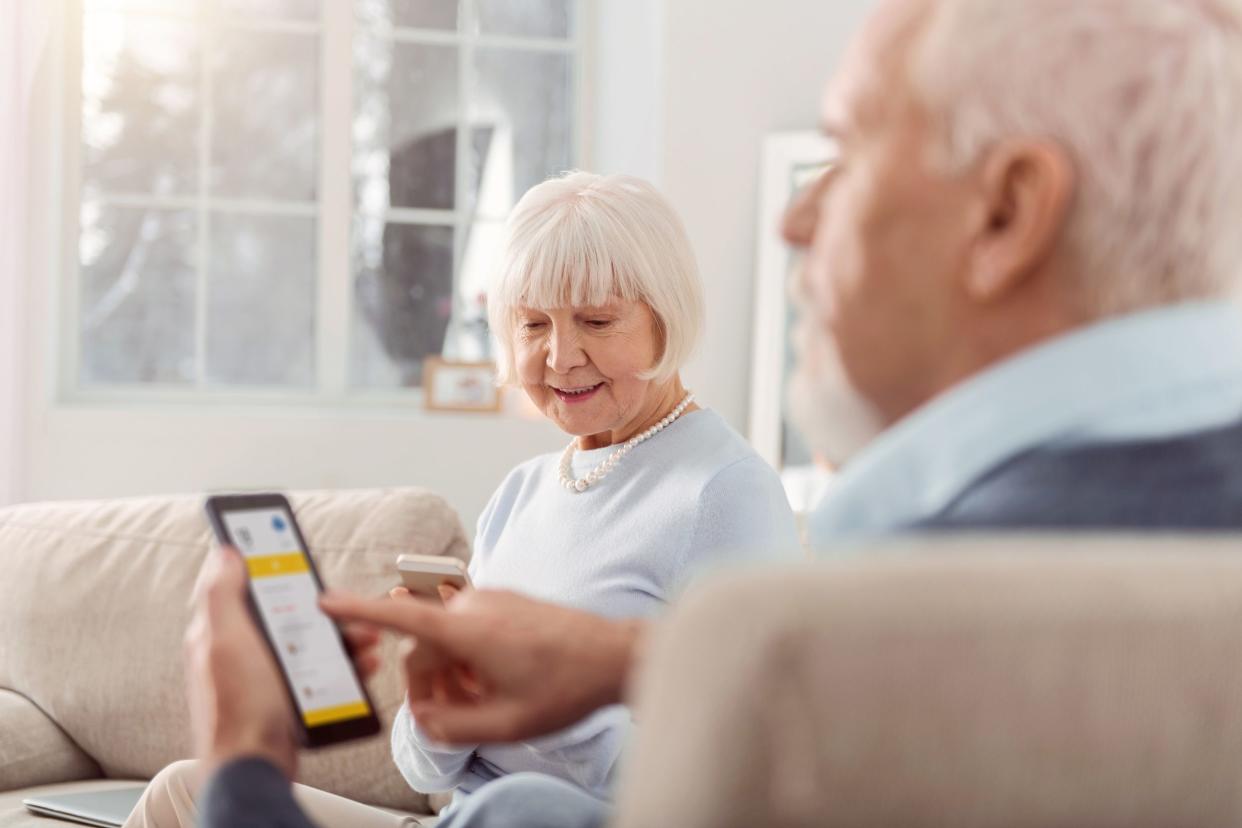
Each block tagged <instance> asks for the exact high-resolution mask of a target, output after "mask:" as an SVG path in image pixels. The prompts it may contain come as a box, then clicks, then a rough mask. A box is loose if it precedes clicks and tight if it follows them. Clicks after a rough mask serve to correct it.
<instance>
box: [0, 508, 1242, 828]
mask: <svg viewBox="0 0 1242 828" xmlns="http://www.w3.org/2000/svg"><path fill="white" fill-rule="evenodd" d="M293 501H294V503H295V507H296V508H297V511H298V516H299V519H300V521H301V522H302V523H303V525H304V527H305V529H306V532H307V535H308V537H309V539H310V540H311V543H312V544H313V546H314V549H315V553H316V558H317V560H318V562H319V566H320V569H321V572H322V574H323V577H324V579H325V580H326V581H327V582H328V583H329V584H330V585H335V586H340V587H345V588H349V589H353V590H357V591H360V592H364V593H380V592H383V591H385V590H387V589H388V588H389V587H390V586H391V585H392V584H393V582H394V575H393V559H394V557H395V556H396V555H397V554H398V553H400V552H407V551H414V552H421V553H428V554H448V555H455V556H458V557H461V558H465V557H466V556H467V554H468V552H467V545H466V541H465V538H464V536H463V534H462V530H461V527H460V525H459V523H458V521H457V518H456V516H455V515H454V514H453V512H452V510H451V509H449V508H448V506H446V505H445V504H444V503H443V502H442V501H441V500H440V499H439V498H437V497H435V496H433V495H430V494H428V493H426V492H421V491H416V490H393V491H361V492H333V493H326V492H325V493H303V494H295V495H293ZM210 544H211V541H210V538H209V535H208V529H207V526H206V523H205V521H204V519H203V517H202V513H201V502H200V498H198V497H169V498H148V499H139V500H121V501H110V502H100V503H66V504H37V505H27V506H18V507H13V508H9V509H5V510H0V828H6V827H7V826H33V825H50V824H52V823H47V822H44V821H42V820H39V819H37V818H34V817H30V816H29V815H27V814H26V813H25V811H24V810H23V809H22V807H21V804H20V802H21V799H22V798H23V797H26V796H29V795H30V794H31V793H33V792H35V791H43V790H48V789H58V790H79V789H84V788H87V787H99V786H109V785H116V784H118V782H117V781H116V780H126V779H145V778H147V777H149V776H150V775H151V774H153V773H155V772H156V771H157V770H159V768H161V767H162V766H164V765H165V764H167V763H168V762H170V761H172V760H174V759H177V758H181V757H184V756H186V755H187V753H188V752H189V749H190V748H189V741H188V738H187V732H186V718H187V717H186V710H185V704H184V701H183V693H182V677H181V653H180V647H181V636H182V632H183V629H184V626H185V623H186V620H187V615H188V610H187V606H186V602H187V598H188V597H189V594H190V589H191V585H192V583H193V580H194V577H195V574H196V572H197V570H198V568H199V564H200V561H201V559H202V557H203V555H204V553H205V552H206V551H207V549H208V548H209V547H210ZM998 553H1004V554H1003V557H1002V556H999V555H998ZM387 646H390V647H391V646H393V645H391V644H389V645H387ZM384 655H385V656H387V658H386V659H385V661H386V663H387V664H388V665H389V666H388V669H386V670H385V671H384V672H383V673H382V674H381V675H380V677H379V678H378V680H377V682H376V683H375V684H374V686H373V691H374V694H375V699H376V702H377V704H378V705H379V706H380V707H381V708H382V709H384V710H386V711H389V712H391V711H392V710H394V709H395V708H396V706H397V705H398V704H399V703H400V699H401V693H402V691H401V686H400V681H399V677H398V675H397V674H396V672H395V670H394V666H395V659H394V658H393V653H392V651H391V650H389V651H388V652H386V653H385V654H384ZM633 698H634V700H635V704H636V707H637V709H638V711H639V713H638V716H639V720H640V722H641V725H640V728H639V735H638V738H637V741H636V743H635V744H634V745H632V746H631V749H630V750H629V751H628V752H627V755H626V760H625V767H624V769H623V770H624V772H623V774H622V787H621V790H620V791H619V806H618V817H617V822H618V824H619V825H620V826H621V827H622V828H631V826H633V828H651V826H674V827H675V828H734V827H736V828H754V826H759V825H763V826H821V825H822V826H897V825H899V826H903V828H919V827H920V826H955V828H973V826H996V825H1005V826H1008V827H1009V828H1024V827H1025V826H1031V828H1035V826H1053V825H1058V826H1059V825H1064V826H1075V827H1076V828H1095V827H1096V826H1099V827H1101V828H1103V827H1104V826H1117V827H1118V828H1121V827H1122V826H1125V828H1146V826H1152V828H1155V826H1173V825H1176V826H1197V827H1201V828H1214V826H1226V825H1231V826H1236V825H1240V824H1242V540H1239V539H1236V538H1219V539H1214V540H1213V539H1202V538H1164V539H1154V540H1153V539H1134V538H1087V537H1074V538H1056V537H1044V538H1034V539H1021V538H1014V537H1005V538H976V539H946V540H941V541H936V542H927V541H924V542H915V541H907V542H902V543H899V544H896V545H895V546H891V547H889V548H887V549H883V550H870V551H869V554H868V556H867V557H866V558H865V559H864V560H862V561H859V562H850V561H842V562H838V563H829V564H817V565H807V566H802V567H798V568H790V569H781V570H778V571H773V572H767V573H753V572H752V573H747V574H741V575H733V576H728V577H725V578H722V579H719V580H714V581H712V582H709V583H707V584H705V585H703V587H702V588H700V589H698V590H696V591H695V592H693V593H692V594H691V595H688V596H687V597H686V599H685V600H684V601H682V602H680V603H679V605H678V606H677V607H676V608H675V609H674V611H673V612H672V613H671V615H670V617H669V618H667V619H665V621H664V623H662V624H661V625H660V628H659V630H658V632H657V634H655V635H654V636H653V639H652V641H651V643H650V646H649V650H648V653H647V655H646V658H645V668H644V669H643V670H642V671H641V673H640V674H639V675H638V676H637V677H636V683H635V687H634V688H633ZM302 781H304V782H306V783H308V784H311V785H315V786H318V787H321V788H324V789H327V790H331V791H334V792H337V793H339V794H342V795H344V796H349V797H352V798H354V799H358V800H361V801H364V802H370V803H373V804H376V805H379V806H382V807H389V808H393V809H397V810H401V811H404V812H409V813H412V814H416V815H419V816H420V817H426V820H427V821H431V818H430V817H429V816H427V815H428V814H429V813H430V810H431V808H430V803H428V802H427V801H426V800H425V799H424V798H423V797H421V796H419V795H417V794H414V793H412V792H411V791H410V790H409V789H408V788H407V786H406V785H405V784H404V782H403V781H402V780H401V779H400V778H399V776H398V775H397V772H396V771H395V769H394V768H393V766H392V763H391V761H390V760H389V756H388V745H387V740H383V739H379V740H374V741H372V742H368V743H366V744H363V745H358V746H353V747H345V748H340V749H332V750H327V751H322V752H318V753H315V754H313V755H312V756H310V757H308V758H306V759H305V761H304V762H303V764H302Z"/></svg>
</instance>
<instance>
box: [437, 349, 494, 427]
mask: <svg viewBox="0 0 1242 828" xmlns="http://www.w3.org/2000/svg"><path fill="white" fill-rule="evenodd" d="M423 400H424V405H425V406H426V408H427V410H428V411H458V412H479V413H495V412H498V411H500V409H501V405H502V398H501V394H500V388H498V387H497V386H496V364H495V363H493V362H450V361H449V360H445V359H440V358H439V357H431V358H429V359H427V360H424V362H423Z"/></svg>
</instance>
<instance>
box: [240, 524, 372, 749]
mask: <svg viewBox="0 0 1242 828" xmlns="http://www.w3.org/2000/svg"><path fill="white" fill-rule="evenodd" d="M220 517H221V518H222V520H223V522H224V525H225V528H226V529H227V530H228V534H229V537H230V539H231V540H232V542H233V544H234V545H235V546H236V547H237V549H238V550H239V551H240V552H241V553H242V555H243V556H244V557H245V559H246V565H247V567H248V568H249V570H250V590H251V594H252V595H253V596H254V602H255V604H256V605H257V607H258V611H259V615H260V617H261V618H262V620H263V624H264V626H265V627H266V628H267V632H268V635H269V636H270V638H271V641H272V646H273V648H274V649H275V650H276V655H277V658H278V659H279V661H280V666H281V668H282V669H283V671H284V674H285V677H286V679H287V680H288V682H289V687H290V690H291V691H292V694H293V698H294V701H295V703H296V704H297V708H298V715H299V716H301V718H302V722H303V724H305V725H306V727H307V728H308V729H313V728H317V727H323V726H325V725H332V724H337V723H339V722H345V721H349V720H351V719H358V718H366V717H369V716H371V706H370V704H369V703H368V701H367V696H366V693H364V692H363V689H362V686H361V684H360V683H359V681H358V677H357V674H356V673H355V672H354V668H353V664H352V662H351V661H350V658H349V654H348V653H347V652H346V651H345V647H344V645H343V644H342V643H341V638H340V635H339V634H338V632H337V630H336V626H335V625H334V624H333V622H332V619H331V618H329V617H328V616H327V615H326V614H324V612H323V610H321V609H320V608H319V585H318V583H317V582H316V580H315V577H314V575H313V574H312V573H311V567H310V560H309V559H308V557H307V554H306V551H305V550H304V549H303V548H302V546H301V544H300V543H299V542H298V535H297V534H296V533H295V532H294V530H293V518H292V517H291V516H290V515H289V512H288V511H287V510H286V509H284V508H281V507H264V508H259V509H239V510H236V511H222V512H221V513H220Z"/></svg>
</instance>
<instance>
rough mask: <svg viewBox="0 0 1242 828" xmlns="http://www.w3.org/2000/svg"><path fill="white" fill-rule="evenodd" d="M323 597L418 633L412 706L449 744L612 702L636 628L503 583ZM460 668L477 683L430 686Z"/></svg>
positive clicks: (575, 716)
mask: <svg viewBox="0 0 1242 828" xmlns="http://www.w3.org/2000/svg"><path fill="white" fill-rule="evenodd" d="M321 603H322V606H323V608H324V610H326V611H327V612H328V614H329V615H332V616H334V617H336V618H338V619H341V620H349V621H358V622H365V623H367V624H370V625H374V626H378V627H385V628H387V629H389V630H392V631H393V632H396V633H400V634H402V635H406V636H411V637H413V638H415V639H416V643H415V646H414V650H413V652H412V654H411V657H410V659H409V660H407V662H406V671H407V678H408V681H409V688H410V697H409V698H410V700H409V704H410V712H411V713H413V715H414V718H415V719H416V720H417V721H418V723H419V725H420V726H421V727H422V728H423V729H424V730H425V731H427V733H428V734H430V735H431V736H432V737H433V738H435V739H437V740H439V741H442V742H448V743H455V744H477V743H482V742H516V741H520V740H522V739H528V738H532V737H534V736H539V735H542V734H545V733H550V732H552V731H554V730H559V729H560V728H562V727H566V726H568V725H570V724H572V723H574V722H576V721H578V720H579V719H581V718H582V717H583V716H585V715H586V714H588V713H590V712H591V711H593V710H595V709H596V708H598V707H602V706H603V705H606V704H611V703H613V702H618V701H620V700H621V695H622V691H623V689H624V687H625V683H626V679H627V677H628V674H629V671H630V668H631V664H632V662H633V660H634V658H635V651H636V649H637V646H638V639H639V636H640V633H641V631H642V627H641V625H640V624H639V623H637V622H616V621H609V620H607V619H604V618H601V617H599V616H596V615H591V614H589V613H585V612H579V611H576V610H571V609H566V608H563V607H558V606H554V605H551V604H544V603H540V602H538V601H532V600H530V599H527V598H523V597H520V596H518V595H514V594H511V593H506V592H490V591H483V590H467V591H465V592H463V593H461V594H460V595H457V596H456V597H454V598H453V599H452V600H451V601H450V602H449V603H448V605H447V606H446V607H438V606H436V605H435V604H433V603H431V602H429V601H409V600H367V599H361V598H355V597H351V596H347V595H341V594H330V595H326V596H324V598H323V600H322V602H321ZM420 650H421V653H420ZM463 672H464V674H467V675H469V676H470V677H471V679H472V681H473V682H474V683H476V686H475V687H473V688H464V687H462V686H460V684H458V686H456V687H453V686H446V687H438V686H437V684H438V683H442V682H444V681H445V678H446V677H452V676H453V675H454V674H458V675H460V674H462V673H463ZM471 690H477V692H470V691H471Z"/></svg>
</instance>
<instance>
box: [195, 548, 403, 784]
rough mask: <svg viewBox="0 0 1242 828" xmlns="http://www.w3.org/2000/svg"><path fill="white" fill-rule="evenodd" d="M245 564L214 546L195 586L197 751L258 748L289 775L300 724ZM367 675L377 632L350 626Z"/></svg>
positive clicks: (210, 756) (222, 756)
mask: <svg viewBox="0 0 1242 828" xmlns="http://www.w3.org/2000/svg"><path fill="white" fill-rule="evenodd" d="M246 577H247V576H246V564H245V561H244V560H243V559H242V556H241V555H240V554H239V553H238V552H237V551H236V550H235V549H228V548H223V549H220V550H219V551H216V552H212V553H211V554H210V555H209V557H208V559H207V562H206V563H205V565H204V566H203V572H202V574H201V575H200V576H199V582H198V585H197V587H196V589H195V599H194V604H195V609H194V616H193V618H192V619H191V621H190V626H189V629H188V630H187V631H186V639H185V654H186V677H187V683H188V691H189V700H190V719H191V724H192V727H193V731H194V742H195V751H196V753H197V754H198V756H199V757H200V758H202V759H204V760H205V761H206V763H207V766H208V769H209V770H210V769H214V768H215V767H218V766H219V765H222V764H225V763H226V762H229V761H231V760H233V759H241V758H243V757H246V756H257V757H261V758H264V759H267V760H269V761H271V762H272V763H273V764H274V765H276V767H278V768H280V769H281V770H282V771H283V772H284V773H285V775H286V776H288V777H289V778H290V779H292V778H293V776H294V773H295V771H296V770H297V730H296V727H297V724H296V719H295V718H294V712H293V709H292V707H291V706H290V703H289V696H288V691H287V690H286V689H285V685H284V679H283V678H282V677H281V675H280V671H279V669H278V668H277V666H276V662H275V660H274V659H273V658H272V654H271V650H270V649H269V648H268V646H267V644H266V643H265V642H264V641H263V637H262V635H261V634H260V633H259V629H258V627H257V626H255V622H254V618H253V616H252V615H251V613H250V609H249V607H248V605H247V603H246ZM345 637H346V639H347V640H348V642H349V645H350V649H351V650H352V651H353V656H354V663H355V665H356V666H357V668H358V671H359V673H361V674H362V676H363V678H366V677H367V676H369V675H371V674H372V673H374V672H375V670H376V669H377V667H378V666H379V665H378V659H377V657H376V655H375V652H374V650H375V646H376V644H378V643H379V634H378V633H377V632H376V631H375V630H374V629H371V628H367V627H361V626H358V627H354V628H346V630H345Z"/></svg>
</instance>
